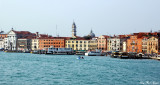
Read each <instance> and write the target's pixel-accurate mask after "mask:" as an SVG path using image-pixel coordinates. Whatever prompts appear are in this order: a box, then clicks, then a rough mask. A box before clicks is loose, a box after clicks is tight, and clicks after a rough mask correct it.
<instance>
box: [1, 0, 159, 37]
mask: <svg viewBox="0 0 160 85" xmlns="http://www.w3.org/2000/svg"><path fill="white" fill-rule="evenodd" d="M73 21H74V22H75V23H76V26H77V35H78V36H85V35H88V34H89V33H90V31H91V29H92V30H93V32H94V33H95V35H96V36H101V35H114V34H115V35H120V34H130V33H135V32H149V31H151V30H152V31H158V30H160V0H0V29H1V30H3V31H5V32H6V33H7V32H8V31H10V30H11V28H12V27H13V28H14V30H17V31H30V32H33V33H35V32H39V33H41V34H49V35H53V36H56V34H59V36H67V37H70V36H71V35H72V33H71V30H72V23H73ZM56 26H57V27H56Z"/></svg>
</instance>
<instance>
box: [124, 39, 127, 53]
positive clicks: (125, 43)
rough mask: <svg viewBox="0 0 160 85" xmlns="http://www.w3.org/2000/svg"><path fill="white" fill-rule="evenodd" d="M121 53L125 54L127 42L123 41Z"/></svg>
mask: <svg viewBox="0 0 160 85" xmlns="http://www.w3.org/2000/svg"><path fill="white" fill-rule="evenodd" d="M123 52H127V41H123Z"/></svg>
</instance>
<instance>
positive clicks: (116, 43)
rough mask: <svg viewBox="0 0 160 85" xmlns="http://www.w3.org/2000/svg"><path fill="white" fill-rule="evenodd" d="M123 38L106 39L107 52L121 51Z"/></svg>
mask: <svg viewBox="0 0 160 85" xmlns="http://www.w3.org/2000/svg"><path fill="white" fill-rule="evenodd" d="M125 40H126V39H125V38H119V37H111V38H108V39H107V42H108V44H107V45H108V51H123V42H124V41H125Z"/></svg>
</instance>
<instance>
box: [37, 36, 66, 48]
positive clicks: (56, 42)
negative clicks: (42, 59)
mask: <svg viewBox="0 0 160 85" xmlns="http://www.w3.org/2000/svg"><path fill="white" fill-rule="evenodd" d="M38 39H39V49H40V50H46V49H47V48H50V47H54V48H64V47H65V37H40V38H38Z"/></svg>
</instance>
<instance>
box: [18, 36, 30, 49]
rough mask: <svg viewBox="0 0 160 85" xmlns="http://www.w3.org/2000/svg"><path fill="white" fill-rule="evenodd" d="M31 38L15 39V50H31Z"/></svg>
mask: <svg viewBox="0 0 160 85" xmlns="http://www.w3.org/2000/svg"><path fill="white" fill-rule="evenodd" d="M31 40H32V39H29V38H20V39H18V40H17V50H19V51H24V52H25V51H31V46H32V43H31V42H32V41H31Z"/></svg>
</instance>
